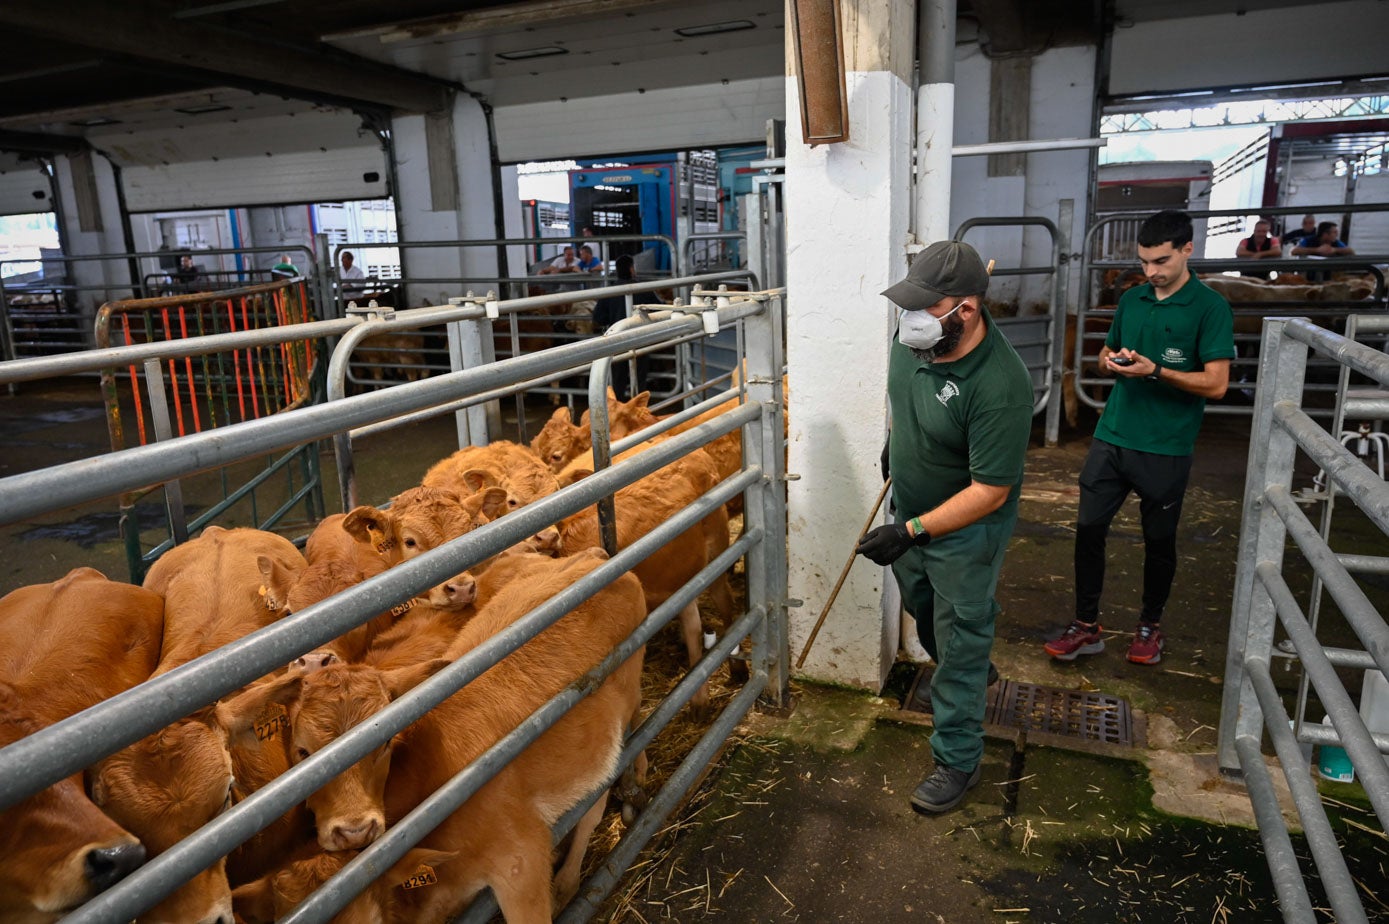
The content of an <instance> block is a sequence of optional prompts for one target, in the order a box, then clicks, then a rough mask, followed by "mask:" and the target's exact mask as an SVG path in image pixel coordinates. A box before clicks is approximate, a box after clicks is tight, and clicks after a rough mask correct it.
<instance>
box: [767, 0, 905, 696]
mask: <svg viewBox="0 0 1389 924" xmlns="http://www.w3.org/2000/svg"><path fill="white" fill-rule="evenodd" d="M840 2H841V13H842V21H843V23H844V28H845V35H844V49H845V65H846V71H847V90H848V99H849V126H850V128H849V140H848V141H846V142H843V143H840V144H832V145H821V146H819V147H815V148H811V147H809V146H807V145H805V144H803V143H802V141H801V120H800V112H799V102H798V100H799V92H798V90H797V84H796V77H795V75H794V73H793V74H791V75H790V76H788V78H787V91H786V99H787V114H786V221H787V240H788V241H790V244H789V248H788V253H787V265H786V273H787V288H788V294H787V325H786V326H787V364H788V367H789V376H790V394H791V399H790V400H791V407H790V447H789V452H790V465H789V471H790V472H792V473H795V474H797V475H799V476H800V477H799V479H798V480H795V481H791V482H790V483H789V485H788V505H789V506H788V514H789V523H790V541H789V565H790V575H789V595H790V597H791V598H792V599H799V600H801V601H802V605H801V606H800V607H798V608H795V609H792V610H791V627H790V629H791V651H792V656H793V658H794V657H795V656H797V655H798V654H799V652H800V650H801V647H802V646H803V645H804V644H805V639H806V638H807V636H808V635H809V633H810V630H811V627H812V626H813V624H814V622H815V619H816V617H817V616H818V615H819V613H820V611H821V610H822V609H823V608H824V605H825V602H826V600H827V598H828V597H829V593H830V591H831V590H832V589H833V587H834V583H835V581H836V579H837V578H838V576H839V573H840V570H841V569H842V568H843V567H844V563H845V561H846V559H847V558H848V556H849V555H850V553H851V552H852V551H853V548H854V544H855V538H856V536H857V534H858V531H859V529H860V528H862V526H863V522H864V519H865V518H866V517H867V516H868V511H869V509H870V508H871V507H872V505H873V501H874V499H875V498H876V497H877V495H878V491H879V490H880V489H881V487H882V476H881V473H880V472H879V467H878V458H879V453H880V452H881V451H882V447H883V438H884V434H885V432H886V419H887V415H886V407H887V392H886V387H887V359H888V347H889V345H890V343H891V338H892V334H893V331H894V329H895V325H894V317H893V311H892V310H891V308H890V306H889V303H888V302H887V300H886V299H884V298H882V297H881V296H880V295H879V294H878V293H879V292H881V291H882V290H883V289H885V288H887V287H888V286H889V285H891V284H892V283H894V282H896V281H898V280H899V279H901V278H902V276H903V275H904V274H905V272H906V267H907V263H906V243H907V235H908V223H909V220H910V212H911V175H910V169H911V145H912V119H911V110H912V90H911V68H912V59H913V36H914V33H915V30H914V25H913V24H914V20H915V16H914V8H915V4H914V3H913V2H910V0H840ZM794 60H795V56H794V55H793V54H790V53H788V55H787V61H788V62H790V64H789V66H790V67H794ZM885 513H886V511H883V512H881V513H880V514H879V517H880V520H881V517H882V516H884V515H885ZM885 581H886V582H889V583H890V582H891V576H890V574H889V573H888V572H887V571H886V570H885V569H882V568H879V567H876V566H875V565H873V564H872V563H870V562H868V561H867V560H864V559H860V560H858V561H857V562H856V563H855V565H854V566H853V570H852V571H851V572H850V575H849V578H848V580H847V581H846V582H845V584H844V587H843V589H842V590H841V591H840V593H839V597H838V600H837V601H836V602H835V605H834V608H833V609H832V610H831V611H830V614H829V617H828V619H827V620H826V622H825V625H824V628H823V629H821V631H820V635H819V637H818V638H817V640H816V642H815V648H814V649H813V650H812V651H811V653H810V656H809V658H808V659H807V661H806V664H805V667H804V669H803V672H804V673H805V674H807V675H809V676H812V677H816V678H821V679H826V680H833V681H837V682H840V683H847V684H852V685H854V686H860V687H865V688H868V689H874V690H876V689H880V688H881V685H882V681H883V679H884V678H885V677H886V675H887V672H888V670H889V669H890V668H891V666H892V662H893V659H894V657H895V655H896V649H897V637H898V625H897V622H896V619H895V613H894V618H892V619H884V615H883V613H884V600H883V595H884V584H885Z"/></svg>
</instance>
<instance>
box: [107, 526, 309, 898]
mask: <svg viewBox="0 0 1389 924" xmlns="http://www.w3.org/2000/svg"><path fill="white" fill-rule="evenodd" d="M303 567H304V559H303V557H302V556H301V555H300V554H299V551H298V550H297V549H295V548H294V546H293V545H292V544H291V543H290V542H289V540H287V539H284V538H282V537H280V536H276V535H274V534H273V533H266V532H261V531H260V530H255V529H232V530H226V529H221V528H219V527H208V528H207V529H206V530H204V531H203V534H202V535H201V536H199V537H198V538H197V539H194V540H192V541H190V542H187V543H184V544H183V545H181V546H178V547H177V548H174V549H172V550H170V551H169V552H167V553H165V554H164V555H163V556H162V557H161V558H160V559H159V561H157V562H155V564H154V567H152V568H151V569H150V571H149V574H148V575H146V577H145V587H146V589H148V590H153V591H155V592H157V593H160V594H162V595H163V596H164V600H165V620H164V639H163V647H162V651H161V654H160V658H159V666H158V668H157V669H156V670H155V674H156V675H159V674H164V673H167V672H168V671H171V670H173V669H174V668H176V667H179V666H180V665H183V664H186V663H187V662H189V661H191V660H193V659H194V658H197V657H199V656H200V655H203V654H207V653H208V652H210V651H213V650H215V649H217V648H220V647H221V646H223V645H226V644H228V643H230V642H233V641H235V640H237V639H239V638H241V637H243V636H245V635H247V634H249V633H251V632H253V631H255V630H256V629H259V628H262V627H264V626H267V625H269V624H270V623H272V622H274V621H275V620H277V619H279V618H280V616H281V615H282V614H283V612H284V608H283V601H279V600H276V599H275V598H274V597H273V596H272V595H271V594H270V593H269V592H268V590H267V585H268V584H270V583H272V581H273V578H274V575H275V574H276V572H277V571H288V572H296V571H298V570H301V569H302V568H303ZM294 692H295V691H294V690H293V689H287V690H278V691H272V690H270V689H269V688H267V687H265V686H263V685H257V686H253V687H250V688H248V689H247V690H246V691H245V692H243V693H241V694H238V695H236V696H233V697H231V698H230V699H227V700H223V701H222V702H221V703H219V704H217V705H216V706H215V707H207V708H204V709H201V710H199V711H197V712H195V713H194V714H192V715H190V716H188V717H186V718H184V719H181V720H180V721H178V722H175V723H174V724H173V725H170V726H169V727H167V728H165V729H164V730H163V731H160V732H156V733H155V734H153V735H150V736H148V737H147V738H144V739H142V740H141V741H138V742H136V743H135V744H133V745H131V746H130V747H128V748H125V749H124V750H122V751H118V752H116V753H115V754H112V755H111V756H110V757H107V758H105V759H104V760H102V761H101V762H99V763H98V764H97V765H96V766H95V767H93V768H92V769H93V782H92V792H93V797H94V798H95V800H96V802H97V804H99V805H101V806H102V808H103V809H105V810H106V812H107V813H108V814H110V815H111V816H112V817H113V818H115V819H117V820H119V821H120V822H121V823H122V824H123V825H125V826H127V827H128V828H130V830H131V831H132V832H133V833H135V834H137V835H138V836H139V837H140V839H141V841H142V842H143V843H144V844H145V846H146V849H147V850H148V851H149V853H150V855H151V856H155V855H157V854H159V853H161V852H163V851H164V850H167V849H168V848H169V847H171V846H173V845H174V844H175V843H177V842H178V841H180V840H182V839H183V838H184V837H186V836H187V835H189V834H191V833H192V832H193V831H195V830H196V829H198V828H199V827H201V826H202V825H204V824H206V823H207V822H208V821H210V820H211V819H212V818H214V817H215V816H216V815H217V814H219V813H220V812H221V811H222V810H223V809H224V808H226V807H227V806H228V805H229V804H230V803H231V801H232V800H233V799H235V798H240V797H243V796H245V795H247V794H249V793H251V792H254V791H255V790H256V789H258V788H259V787H260V786H263V785H264V784H265V783H267V782H269V780H271V779H273V778H274V777H275V776H276V775H278V774H279V773H281V772H283V771H284V769H286V767H287V766H288V763H287V760H288V758H287V755H286V753H285V737H286V736H285V734H284V710H283V707H282V706H280V705H279V703H280V702H282V701H283V700H285V699H288V698H290V697H292V696H293V695H294ZM233 781H235V788H233ZM306 825H307V819H306V817H305V815H304V813H303V812H302V810H300V809H295V810H294V811H291V812H290V813H289V814H287V815H285V816H284V817H283V818H281V819H279V820H278V821H276V822H275V823H273V824H272V825H270V826H269V827H267V828H266V829H265V830H263V831H261V832H260V833H259V834H257V835H256V836H255V837H253V838H252V839H251V840H249V841H247V842H246V844H244V845H243V846H242V847H240V848H238V850H237V852H236V853H235V854H233V857H232V859H231V860H229V861H227V860H219V861H218V862H216V863H214V864H213V865H212V866H210V867H208V868H207V869H206V870H204V871H203V872H202V873H199V874H198V875H197V876H195V877H194V878H193V879H192V880H190V881H189V882H188V883H186V884H185V885H183V886H182V887H180V888H179V889H178V890H177V891H175V892H174V893H172V894H171V895H169V896H168V897H167V898H165V899H164V900H163V901H162V902H160V904H159V905H158V906H156V907H155V908H154V909H152V910H151V911H149V912H148V913H147V914H146V915H144V916H142V917H141V921H142V922H161V924H162V922H170V924H173V922H217V921H226V920H230V917H231V888H230V886H229V884H228V879H227V876H228V869H229V868H230V869H231V870H232V871H233V874H235V873H236V872H237V871H238V870H245V871H246V874H247V875H258V869H259V867H260V866H261V865H262V864H263V863H264V862H265V861H266V859H267V858H268V857H278V856H279V855H280V854H281V852H282V851H283V850H284V849H286V848H287V847H288V846H290V845H292V844H294V843H296V842H298V840H299V839H300V837H301V836H302V832H303V831H304V829H305V827H306Z"/></svg>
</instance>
